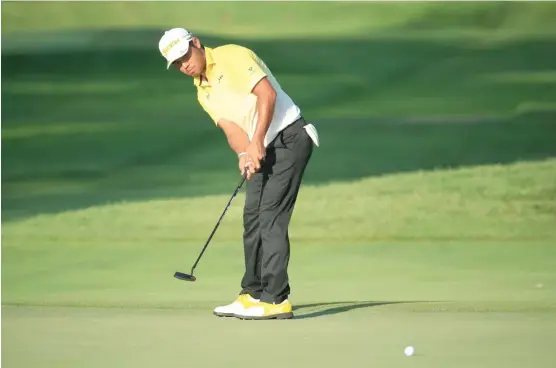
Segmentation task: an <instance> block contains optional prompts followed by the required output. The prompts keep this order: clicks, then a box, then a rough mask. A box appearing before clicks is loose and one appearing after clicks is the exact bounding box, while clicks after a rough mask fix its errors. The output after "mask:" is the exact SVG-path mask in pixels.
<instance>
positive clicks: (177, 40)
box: [158, 28, 193, 69]
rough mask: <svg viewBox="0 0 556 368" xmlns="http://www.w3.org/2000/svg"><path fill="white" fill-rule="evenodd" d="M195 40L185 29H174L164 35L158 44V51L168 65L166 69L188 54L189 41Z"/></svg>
mask: <svg viewBox="0 0 556 368" xmlns="http://www.w3.org/2000/svg"><path fill="white" fill-rule="evenodd" d="M192 39H193V35H192V34H191V33H190V32H189V31H188V30H185V29H183V28H172V29H170V30H168V31H166V32H164V34H163V35H162V37H161V38H160V41H159V42H158V49H159V50H160V53H161V54H162V56H164V58H166V61H167V62H168V65H167V66H166V69H168V68H170V65H172V63H173V62H174V61H175V60H176V59H179V58H180V57H182V56H183V55H185V54H187V51H188V50H189V41H191V40H192Z"/></svg>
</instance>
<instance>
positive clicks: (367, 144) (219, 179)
mask: <svg viewBox="0 0 556 368" xmlns="http://www.w3.org/2000/svg"><path fill="white" fill-rule="evenodd" d="M439 32H440V31H439ZM89 33H91V32H89ZM160 34H161V30H152V29H137V30H132V31H114V30H106V31H98V32H96V33H95V32H92V36H91V38H90V40H93V41H91V42H92V44H90V45H83V46H82V47H78V48H75V49H72V50H64V49H60V50H57V51H56V50H54V51H50V52H48V51H45V50H41V51H35V50H29V51H25V52H19V53H17V52H13V53H2V79H3V80H2V107H3V109H2V118H3V121H2V122H3V126H2V146H3V147H2V186H3V190H2V215H3V216H2V221H3V222H6V221H12V220H18V219H23V218H26V217H29V216H34V215H38V214H43V213H59V212H63V211H68V210H78V209H83V208H87V207H93V206H98V205H103V204H108V203H112V202H121V201H133V200H152V199H161V198H164V199H169V198H181V197H187V196H199V195H210V194H223V193H225V194H228V193H231V191H232V190H233V187H234V185H235V183H236V180H237V179H238V178H237V176H238V174H237V170H236V160H235V156H234V155H233V154H232V153H231V151H230V149H229V147H228V146H227V142H226V140H225V138H224V136H223V134H222V132H221V131H220V130H219V129H217V128H216V127H215V126H214V124H213V123H212V122H210V121H209V118H208V116H207V115H206V113H205V112H204V111H202V109H201V108H200V106H199V105H198V103H197V101H196V97H195V90H194V86H193V84H192V83H191V80H190V78H189V77H186V76H180V75H179V74H177V73H178V72H177V71H175V70H170V71H168V70H166V68H165V63H164V61H163V59H162V57H161V56H160V55H159V53H158V49H157V46H156V45H157V42H158V37H159V36H160ZM364 36H365V35H363V37H361V38H359V39H342V40H333V39H331V40H316V39H315V40H311V39H297V40H246V41H241V44H243V45H245V46H248V47H251V48H253V49H254V50H255V51H256V52H257V53H258V54H259V55H260V56H261V57H262V58H263V59H264V60H265V61H266V62H267V64H268V65H269V67H270V68H271V69H272V70H273V72H274V73H275V75H276V76H277V78H278V80H280V83H281V85H282V87H284V89H285V90H286V91H287V92H288V93H289V94H290V95H291V96H292V97H293V98H294V100H296V101H297V102H298V104H299V105H300V106H301V108H302V109H303V112H304V116H305V118H306V119H307V120H309V121H312V122H314V124H315V125H316V126H317V128H318V129H319V135H320V137H321V147H319V148H318V149H317V150H316V151H315V154H314V155H313V158H312V160H311V163H310V165H309V167H308V169H307V172H306V180H305V183H306V184H324V183H328V182H332V181H350V180H356V179H359V178H364V177H370V176H380V175H386V174H391V173H399V172H411V171H419V170H434V169H439V168H455V167H463V166H474V165H484V164H505V163H512V162H515V161H520V160H542V159H545V158H549V157H554V156H556V145H554V144H553V136H554V134H556V124H554V123H553V122H554V121H555V120H556V113H554V111H552V112H549V113H548V114H547V115H524V116H517V117H515V116H514V112H515V111H516V109H517V108H518V107H520V108H525V109H527V106H532V107H531V108H533V109H534V108H535V106H549V107H550V106H552V105H553V104H554V102H552V101H553V96H554V95H556V83H554V82H552V81H551V79H550V75H551V74H550V71H551V70H553V63H552V60H554V58H555V57H556V51H555V50H556V41H555V40H553V39H550V38H546V39H535V38H530V39H527V38H525V39H521V40H516V41H508V42H504V43H500V44H493V45H492V46H484V45H483V46H481V47H473V46H472V45H470V44H469V43H466V42H461V43H458V42H454V40H446V41H442V40H440V39H435V38H434V37H431V38H429V39H425V38H421V39H418V38H408V39H401V38H397V39H395V38H389V37H388V35H387V34H385V35H383V36H379V35H373V37H368V38H366V37H364ZM369 36H370V35H369ZM200 37H201V39H202V40H203V41H204V42H205V43H206V44H207V45H208V46H218V45H222V44H226V43H234V42H238V41H237V40H233V39H223V38H214V37H204V36H203V35H200ZM130 39H132V40H137V39H141V40H145V42H146V43H145V44H142V45H135V46H129V47H128V48H122V47H115V46H114V45H119V44H120V41H121V43H122V44H125V42H127V41H126V40H130ZM103 40H110V42H108V43H107V45H104V46H103ZM145 45H150V46H149V47H148V48H147V47H146V46H145ZM151 46H152V47H151ZM61 60H63V62H61ZM37 65H40V67H37ZM83 65H87V67H86V68H83ZM338 65H343V66H344V67H343V68H340V69H338V67H337V66H338ZM547 71H548V72H549V73H548V74H547V75H548V77H547V78H548V79H543V78H542V77H539V75H541V76H542V73H543V72H547ZM549 74H550V75H549ZM551 104H552V105H551ZM448 115H466V116H468V117H470V119H469V120H467V121H455V120H454V119H450V118H441V117H440V118H439V117H438V116H448ZM487 115H488V116H495V117H496V119H494V120H492V119H490V118H488V119H485V118H483V116H487ZM392 116H398V117H399V118H396V117H394V118H392ZM402 116H409V117H417V116H425V117H426V116H429V117H430V116H437V118H435V119H432V118H423V119H421V120H420V121H417V120H412V119H405V118H401V117H402ZM315 117H318V118H315Z"/></svg>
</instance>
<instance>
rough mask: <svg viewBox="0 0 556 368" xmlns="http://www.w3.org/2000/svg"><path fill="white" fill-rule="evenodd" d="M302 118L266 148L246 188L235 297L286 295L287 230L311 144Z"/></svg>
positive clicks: (278, 298) (264, 298) (268, 299)
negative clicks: (240, 272) (238, 289)
mask: <svg viewBox="0 0 556 368" xmlns="http://www.w3.org/2000/svg"><path fill="white" fill-rule="evenodd" d="M306 124H307V123H306V122H305V121H304V120H303V118H300V119H298V120H297V121H296V122H294V123H293V124H291V125H290V126H288V127H287V128H285V129H284V130H283V131H282V132H280V134H278V136H277V137H276V138H275V139H274V140H273V141H272V142H271V143H270V144H269V145H268V147H267V150H266V158H265V160H264V162H263V163H262V164H261V170H259V172H257V173H255V174H254V175H253V176H252V178H251V179H250V180H248V181H247V184H246V198H245V205H244V211H243V226H244V233H243V244H244V251H245V274H244V276H243V279H242V281H241V288H242V291H241V293H240V294H246V293H247V294H250V295H251V296H252V297H254V298H256V299H261V301H263V302H267V303H281V302H282V301H283V300H285V299H286V298H287V297H288V295H289V294H290V284H289V277H288V263H289V259H290V240H289V236H288V227H289V223H290V219H291V217H292V213H293V210H294V206H295V203H296V199H297V194H298V191H299V187H300V185H301V181H302V178H303V173H304V171H305V168H306V166H307V164H308V162H309V160H310V158H311V155H312V152H313V141H312V140H311V138H310V137H309V135H308V134H307V132H306V131H305V129H304V128H303V126H304V125H306Z"/></svg>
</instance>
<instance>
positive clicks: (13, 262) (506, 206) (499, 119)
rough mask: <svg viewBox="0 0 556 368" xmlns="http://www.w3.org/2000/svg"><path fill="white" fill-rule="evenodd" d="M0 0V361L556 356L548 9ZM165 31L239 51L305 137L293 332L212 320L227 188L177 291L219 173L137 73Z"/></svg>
mask: <svg viewBox="0 0 556 368" xmlns="http://www.w3.org/2000/svg"><path fill="white" fill-rule="evenodd" d="M2 5H3V7H2V8H3V9H2V10H3V12H2V33H3V35H2V47H3V50H2V107H3V109H2V363H3V364H4V365H5V366H9V367H29V366H33V365H37V366H41V367H75V366H79V367H112V366H126V367H127V366H135V367H152V366H170V365H177V364H186V365H197V366H203V367H210V366H229V367H239V366H244V365H246V364H256V362H262V363H261V364H263V365H264V366H266V367H269V368H270V367H283V366H284V365H288V366H292V367H319V368H324V367H338V366H340V365H342V364H345V365H349V366H361V365H365V366H381V367H405V366H412V367H447V366H450V367H470V366H473V367H489V368H491V367H504V368H508V367H523V366H534V367H552V366H554V364H555V363H556V354H555V353H554V349H553V348H552V345H553V343H552V342H553V341H555V340H556V332H555V331H556V271H555V270H556V248H555V246H554V245H555V244H556V230H554V229H556V145H554V137H555V136H556V99H555V97H554V96H556V80H555V75H556V69H555V68H554V63H553V60H555V59H556V51H555V50H556V47H555V41H556V29H555V28H554V22H553V21H552V19H553V18H554V16H555V14H556V7H555V6H554V5H553V4H550V3H547V4H543V3H536V4H532V3H531V4H527V3H494V2H493V3H481V4H480V3H469V4H466V3H458V4H437V3H420V4H378V3H373V4H363V3H357V4H355V3H352V4H348V3H326V2H325V3H318V4H317V3H299V4H293V3H279V4H278V3H274V4H272V3H251V2H246V3H241V4H240V3H237V4H236V3H234V4H232V3H220V4H216V3H210V4H209V3H206V4H202V3H196V4H193V3H192V2H184V3H163V4H155V3H147V2H140V3H116V2H104V3H67V4H66V3H64V4H62V3H44V4H42V3H34V4H29V3H10V2H3V4H2ZM192 7H195V11H191V8H192ZM317 7H318V8H317ZM201 14H211V16H210V17H201V16H200V15H201ZM269 14H272V16H268V15H269ZM337 14H342V16H341V17H340V18H338V17H337ZM85 15H87V16H88V18H87V17H85ZM240 15H241V16H245V15H248V16H249V17H250V19H251V21H250V22H249V23H248V24H247V25H246V23H245V22H240V19H239V16H240ZM332 17H333V18H332ZM323 19H330V20H329V21H323ZM335 19H340V20H335ZM284 22H286V24H287V27H284V26H283V25H284ZM182 24H183V25H185V26H187V27H189V28H191V29H192V30H194V31H195V32H198V34H199V35H200V36H201V37H202V40H203V41H204V42H206V43H207V44H208V45H210V46H216V45H219V44H223V43H228V42H239V43H241V44H244V45H246V46H249V47H252V48H253V49H255V50H256V51H257V53H259V54H260V55H261V56H262V58H263V59H264V60H265V61H266V62H267V63H268V64H269V66H270V67H271V68H272V69H273V70H274V72H275V74H276V76H277V77H278V79H279V80H280V82H281V84H282V86H283V87H284V88H285V89H286V90H287V91H288V92H289V93H290V94H291V95H292V96H293V97H294V99H295V100H296V101H298V102H299V104H300V105H301V106H302V108H303V111H304V114H305V116H306V118H307V119H309V120H311V121H313V122H314V124H315V125H316V126H317V128H318V130H319V135H320V137H321V143H322V145H321V147H319V148H317V149H316V150H315V154H314V156H313V158H312V161H311V163H310V166H309V168H308V171H307V176H306V181H305V186H304V187H303V188H302V190H301V193H300V201H299V203H298V206H297V209H296V212H295V215H294V218H293V220H292V227H291V232H290V237H291V240H292V245H293V247H292V252H293V254H292V260H291V271H290V272H291V278H292V296H291V297H292V302H293V303H294V307H295V313H296V317H297V318H296V319H295V320H293V321H283V322H278V323H275V322H270V323H267V322H264V323H258V322H257V323H251V322H247V323H245V322H241V321H238V320H233V319H218V318H215V317H214V316H212V314H211V310H212V308H214V306H216V305H220V304H222V303H227V302H229V301H230V300H231V299H232V298H234V296H235V295H236V293H237V292H238V286H239V285H238V283H239V280H240V278H241V276H242V267H243V263H242V262H243V255H242V247H241V216H242V213H241V209H242V201H243V199H244V197H243V196H244V194H243V192H241V193H240V194H239V195H238V197H237V198H236V199H235V202H234V203H233V204H232V206H231V207H230V209H229V211H228V214H227V215H226V217H225V218H224V220H223V222H222V224H221V226H220V228H219V230H218V232H217V233H216V235H215V237H214V239H213V243H212V244H211V245H210V247H209V249H208V250H207V252H206V253H205V256H204V258H203V259H202V261H201V263H200V264H199V267H198V268H197V271H196V275H197V276H198V278H199V279H198V281H197V282H196V283H184V282H181V281H178V280H176V279H174V278H173V277H172V275H173V273H174V271H176V270H181V271H186V272H187V271H189V269H190V267H191V265H192V264H193V262H194V260H195V258H196V257H197V255H198V252H199V251H200V250H201V248H202V245H203V244H204V242H205V240H206V238H207V236H208V235H209V233H210V231H211V230H212V228H213V226H214V224H215V222H216V220H217V219H218V216H219V215H220V213H221V211H222V210H223V209H224V206H225V204H226V201H227V200H228V199H229V196H230V195H231V193H232V191H233V189H234V186H235V184H236V183H237V181H238V179H239V177H238V173H237V170H236V161H235V158H234V156H233V155H232V154H231V151H230V150H229V148H228V147H227V146H226V141H225V138H224V137H223V135H222V133H221V132H219V131H218V129H216V128H215V127H214V126H213V124H212V123H211V122H210V121H209V119H208V117H207V116H206V114H205V113H204V112H203V111H202V110H201V109H200V107H199V106H198V105H197V103H196V102H195V97H194V87H193V85H192V83H191V81H190V80H189V79H188V78H187V77H181V78H180V77H179V76H178V75H177V74H176V73H175V72H174V71H166V69H165V64H164V61H163V59H162V58H161V57H160V56H159V55H158V50H157V49H156V45H157V41H158V37H159V35H160V32H161V30H162V29H165V28H168V27H174V26H176V25H182ZM263 25H264V26H265V28H263V27H262V26H263ZM69 30H71V32H68V31H69ZM23 31H25V32H23ZM254 31H255V32H254ZM407 345H414V346H415V348H416V351H417V355H416V356H415V357H412V358H406V357H405V356H404V355H403V349H404V347H405V346H407ZM334 349H338V350H336V351H334Z"/></svg>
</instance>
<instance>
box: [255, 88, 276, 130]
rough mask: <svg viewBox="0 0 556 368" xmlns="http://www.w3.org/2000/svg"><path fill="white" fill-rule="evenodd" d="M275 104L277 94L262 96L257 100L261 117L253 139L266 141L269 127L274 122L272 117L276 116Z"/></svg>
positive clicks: (259, 116)
mask: <svg viewBox="0 0 556 368" xmlns="http://www.w3.org/2000/svg"><path fill="white" fill-rule="evenodd" d="M275 103H276V95H275V94H268V95H265V96H260V97H259V98H258V99H257V111H258V113H259V115H258V119H257V128H256V129H255V133H254V134H253V138H257V139H260V140H264V137H265V136H266V132H267V131H268V127H269V126H270V122H271V121H272V116H273V115H274V105H275Z"/></svg>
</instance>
